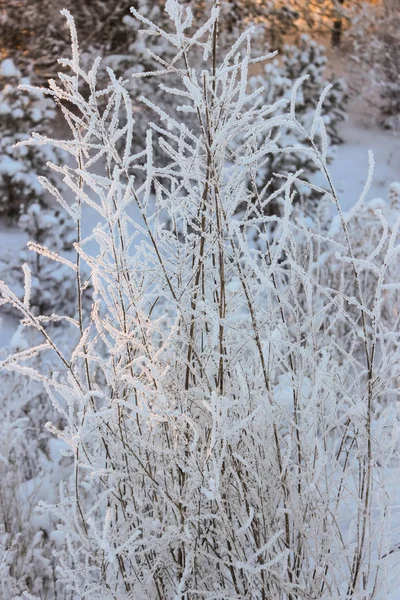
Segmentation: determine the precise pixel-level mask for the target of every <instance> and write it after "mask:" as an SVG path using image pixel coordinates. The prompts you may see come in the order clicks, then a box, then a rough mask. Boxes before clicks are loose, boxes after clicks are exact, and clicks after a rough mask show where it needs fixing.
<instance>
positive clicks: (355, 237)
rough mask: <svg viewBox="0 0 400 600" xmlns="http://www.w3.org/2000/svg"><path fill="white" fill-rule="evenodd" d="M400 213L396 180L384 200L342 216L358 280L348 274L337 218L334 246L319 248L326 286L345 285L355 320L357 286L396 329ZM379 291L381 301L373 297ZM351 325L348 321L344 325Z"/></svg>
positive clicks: (370, 305) (399, 188)
mask: <svg viewBox="0 0 400 600" xmlns="http://www.w3.org/2000/svg"><path fill="white" fill-rule="evenodd" d="M399 215H400V184H399V183H397V182H394V183H392V184H391V186H390V188H389V194H388V200H387V201H385V200H383V199H381V198H376V199H374V200H370V201H369V202H368V203H365V202H364V201H363V202H362V203H360V204H359V205H358V206H357V207H356V209H353V210H352V211H351V212H350V213H349V214H348V215H345V219H346V222H347V229H348V232H349V236H350V238H351V241H352V248H353V254H354V257H355V259H356V261H357V264H358V281H356V280H355V279H354V277H352V273H351V270H352V265H351V263H349V262H348V261H347V260H346V257H345V256H346V238H345V234H344V232H343V229H342V227H341V223H340V217H338V216H336V217H335V218H334V219H333V220H332V223H331V225H330V228H329V232H328V236H329V238H330V240H332V241H334V242H335V244H330V245H329V246H327V248H326V251H325V252H324V251H323V252H322V254H321V259H320V261H319V267H320V266H321V265H324V267H325V268H324V274H325V277H326V279H325V281H324V283H325V285H326V286H329V287H331V288H333V289H340V288H341V287H342V288H343V300H344V301H347V302H348V306H347V311H348V312H349V313H350V312H353V316H354V318H357V306H355V305H354V304H353V305H352V301H353V299H354V298H356V297H357V286H360V288H361V291H362V294H363V297H364V298H365V304H366V306H367V307H368V310H373V308H374V304H375V303H376V302H378V301H379V316H380V319H381V320H382V322H383V323H385V325H386V326H388V327H390V328H391V329H394V330H396V328H397V327H398V307H399V306H400V295H399V288H398V286H397V282H398V281H400V266H399V260H398V257H397V252H398V250H396V249H397V248H398V247H399V244H400V233H399V231H398V223H397V221H398V218H399ZM377 294H378V297H379V300H378V298H377ZM348 326H349V327H350V326H351V325H350V323H349V324H348Z"/></svg>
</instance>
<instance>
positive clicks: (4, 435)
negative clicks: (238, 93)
mask: <svg viewBox="0 0 400 600" xmlns="http://www.w3.org/2000/svg"><path fill="white" fill-rule="evenodd" d="M35 333H36V332H35ZM31 342H32V340H29V339H26V331H21V330H19V331H18V332H17V333H16V334H15V335H14V338H13V340H12V346H13V350H14V351H15V352H17V351H20V352H21V351H24V350H26V349H27V347H28V346H29V344H30V343H31ZM2 358H4V356H2ZM43 358H44V361H43V362H42V363H41V365H40V368H41V369H42V370H43V372H47V373H49V372H50V371H51V369H50V368H49V367H50V364H51V360H50V362H48V363H47V365H46V358H45V357H43ZM47 359H49V357H47ZM35 366H36V367H37V366H38V363H36V365H35ZM53 368H54V365H53ZM0 398H1V404H0V458H1V459H0V478H1V487H0V595H1V597H2V598H4V599H7V600H8V599H10V600H19V599H21V600H22V598H24V597H25V596H24V593H25V592H28V593H30V594H34V595H35V598H36V597H38V598H43V599H46V598H48V599H50V598H55V597H56V594H57V592H58V593H59V595H58V596H57V597H59V598H66V597H67V596H64V595H63V594H61V592H63V590H62V588H61V586H60V585H57V584H56V577H55V567H56V560H55V558H54V556H53V551H54V550H55V548H56V543H55V540H56V536H55V535H54V533H53V531H54V529H55V522H54V520H53V519H52V518H51V517H50V515H49V514H48V513H47V514H46V515H39V514H37V513H36V510H35V509H36V506H37V504H38V502H39V501H40V500H46V501H47V502H49V501H56V498H57V487H58V484H59V481H60V480H61V479H62V477H63V475H64V474H65V470H64V469H63V467H62V465H61V461H62V460H63V459H62V456H61V454H60V453H59V448H60V446H62V442H61V443H60V442H59V441H58V440H56V439H55V438H54V437H53V436H52V435H51V433H50V432H48V431H47V430H46V428H45V424H46V422H47V421H48V420H52V421H53V422H54V423H57V422H58V424H59V425H60V424H61V418H60V415H59V414H58V413H57V411H56V410H55V409H54V408H53V407H52V406H51V404H49V403H48V402H47V398H46V396H45V394H44V393H43V389H42V387H41V385H40V384H38V383H36V382H32V381H29V379H28V378H27V377H26V376H24V375H20V374H19V373H6V372H4V371H3V374H2V377H1V379H0Z"/></svg>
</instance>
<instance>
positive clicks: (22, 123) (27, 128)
mask: <svg viewBox="0 0 400 600" xmlns="http://www.w3.org/2000/svg"><path fill="white" fill-rule="evenodd" d="M20 84H25V85H27V84H29V79H28V78H24V77H21V73H20V71H19V70H18V69H17V68H16V66H15V64H14V61H13V60H12V59H11V58H6V59H5V60H3V61H2V62H1V63H0V134H1V135H0V156H1V158H0V215H1V214H3V215H6V216H9V217H14V218H15V217H17V216H18V215H19V213H20V210H21V207H22V206H24V205H28V204H30V203H31V202H33V201H38V200H40V198H41V197H42V196H43V188H42V186H41V185H40V183H39V181H38V175H43V174H45V173H46V172H47V168H46V161H47V160H52V161H53V162H54V161H56V160H57V154H56V152H55V151H54V149H52V148H48V147H47V148H34V147H26V146H24V147H17V148H16V147H15V144H17V143H18V142H21V141H23V140H26V139H27V138H28V137H29V134H30V132H31V131H32V130H35V131H38V132H40V131H42V132H43V130H44V128H46V127H48V125H49V122H50V121H51V120H52V119H53V118H54V115H55V110H54V104H53V103H52V102H51V101H49V99H48V98H45V96H44V95H43V93H41V92H40V91H36V93H35V94H34V95H32V96H29V95H28V94H27V93H26V92H23V91H21V90H20V89H18V86H19V85H20ZM46 150H47V151H46Z"/></svg>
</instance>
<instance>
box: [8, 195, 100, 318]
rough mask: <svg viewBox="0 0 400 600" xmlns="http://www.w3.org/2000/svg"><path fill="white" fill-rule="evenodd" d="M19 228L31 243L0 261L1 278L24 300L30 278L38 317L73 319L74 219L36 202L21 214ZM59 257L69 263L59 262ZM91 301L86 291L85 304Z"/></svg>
mask: <svg viewBox="0 0 400 600" xmlns="http://www.w3.org/2000/svg"><path fill="white" fill-rule="evenodd" d="M18 226H19V228H20V229H21V230H22V231H23V232H24V233H25V234H27V236H28V240H29V241H28V244H25V245H23V246H22V247H21V249H20V250H19V251H17V252H16V250H15V248H13V249H11V250H9V251H8V252H7V251H6V252H5V253H4V255H3V257H2V258H1V259H0V273H1V278H2V279H4V280H5V281H7V283H8V284H9V285H10V286H11V287H12V289H13V291H14V292H15V293H16V294H17V295H18V296H19V297H20V298H21V299H23V297H24V284H25V281H26V278H27V277H28V280H29V285H30V301H29V304H30V309H31V310H33V311H34V312H35V314H37V315H47V316H50V315H51V314H52V313H62V314H68V315H71V316H73V315H74V314H75V312H76V310H77V294H76V285H75V283H76V276H75V273H74V271H73V270H72V269H71V268H70V265H69V262H68V257H70V258H71V254H72V253H71V251H72V249H73V244H74V242H75V241H76V228H75V223H74V221H73V219H71V217H70V216H69V215H68V213H66V211H65V210H64V209H63V208H55V209H54V208H50V207H47V208H44V207H42V206H40V204H37V203H34V204H32V205H31V206H29V208H27V210H26V211H25V212H23V213H22V214H21V216H20V218H19V221H18ZM49 248H50V249H51V252H48V249H49ZM60 256H61V257H63V258H64V259H66V262H58V260H59V257H60ZM55 258H56V262H55V261H54V259H55ZM72 258H74V257H73V254H72ZM22 264H23V265H25V267H24V269H21V265H22ZM88 301H89V291H88V290H87V291H86V295H85V302H86V303H87V302H88Z"/></svg>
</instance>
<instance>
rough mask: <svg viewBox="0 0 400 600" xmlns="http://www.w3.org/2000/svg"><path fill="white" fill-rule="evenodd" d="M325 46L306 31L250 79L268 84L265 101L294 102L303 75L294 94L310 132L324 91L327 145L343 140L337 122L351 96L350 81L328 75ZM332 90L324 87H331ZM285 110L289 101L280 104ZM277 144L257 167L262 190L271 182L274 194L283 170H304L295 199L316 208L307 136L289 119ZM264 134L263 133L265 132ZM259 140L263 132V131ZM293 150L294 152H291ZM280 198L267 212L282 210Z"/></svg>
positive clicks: (257, 84) (252, 82)
mask: <svg viewBox="0 0 400 600" xmlns="http://www.w3.org/2000/svg"><path fill="white" fill-rule="evenodd" d="M326 62H327V59H326V56H325V50H324V47H323V46H321V45H319V44H317V43H316V42H315V41H313V40H311V38H310V37H309V36H308V35H306V34H303V35H301V36H300V43H299V45H286V46H284V47H283V49H282V56H281V57H280V58H276V59H274V60H273V61H270V62H268V63H266V65H265V66H264V73H263V74H262V75H257V76H253V77H251V78H250V86H251V88H252V89H253V90H256V89H258V88H260V87H261V86H262V87H263V88H264V91H263V100H264V102H265V103H267V104H271V105H272V104H274V103H275V102H277V101H279V100H280V99H282V98H286V99H287V100H288V101H289V100H290V97H291V93H292V89H293V86H294V85H295V83H296V81H298V80H299V79H302V78H304V79H303V83H302V85H301V87H300V89H299V93H298V94H297V96H296V115H297V118H298V120H299V121H300V122H301V124H302V125H303V126H304V127H305V128H306V130H308V129H309V128H310V127H311V124H312V121H313V118H314V114H315V110H316V108H317V106H318V104H319V100H320V98H321V96H322V94H323V93H324V102H323V104H322V107H321V118H322V119H323V120H324V124H325V131H326V133H327V134H328V143H329V144H330V145H331V144H339V143H340V142H341V138H340V135H339V132H338V126H339V124H340V123H341V122H342V121H343V120H344V119H345V117H346V112H345V109H346V104H347V100H348V96H347V89H346V84H345V83H344V81H343V80H341V79H337V78H332V79H331V80H328V79H326V78H325V77H324V72H325V68H326ZM328 85H329V86H330V88H329V90H326V92H324V90H325V89H326V88H327V86H328ZM282 111H283V112H284V111H285V104H283V105H282ZM276 132H277V135H276V138H275V139H276V146H275V149H273V150H271V152H270V154H269V156H268V160H266V161H264V163H263V165H262V166H259V167H258V169H257V185H258V186H259V188H260V189H262V188H263V186H265V185H268V191H269V193H270V194H271V193H273V192H275V191H276V190H277V189H278V188H279V187H280V181H279V179H277V178H276V177H274V176H275V174H276V173H279V174H285V175H287V174H288V173H293V172H297V171H299V170H302V180H303V181H302V182H300V181H295V182H294V184H293V185H294V187H295V189H296V192H297V195H296V201H301V202H305V201H308V205H309V206H308V210H310V209H312V210H315V206H314V205H313V204H312V205H311V203H310V200H315V199H319V198H320V197H321V193H320V192H317V191H316V190H315V189H312V188H311V187H310V186H308V185H305V184H304V181H305V182H308V181H309V178H310V175H311V174H312V173H314V172H316V171H317V170H318V169H319V164H318V161H316V160H315V157H314V153H313V152H312V151H311V152H310V144H309V141H308V139H307V135H306V134H305V133H304V131H302V130H301V129H299V128H298V127H296V126H294V124H293V123H287V127H285V128H283V127H279V128H277V129H276ZM263 135H264V137H265V134H263ZM259 138H260V139H261V138H262V136H261V134H260V135H259ZM288 148H290V151H288ZM279 202H280V198H277V199H276V201H275V202H271V203H269V204H268V207H269V210H270V211H272V212H276V211H278V210H279Z"/></svg>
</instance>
